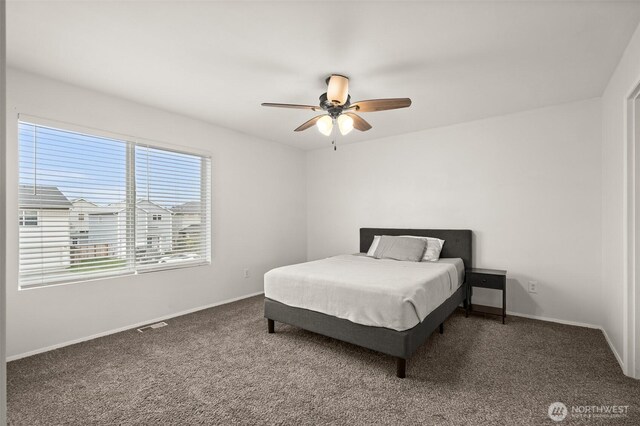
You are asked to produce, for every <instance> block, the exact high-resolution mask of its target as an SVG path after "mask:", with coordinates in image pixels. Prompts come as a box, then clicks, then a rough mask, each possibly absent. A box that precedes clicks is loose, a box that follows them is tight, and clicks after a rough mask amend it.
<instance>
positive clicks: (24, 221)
mask: <svg viewBox="0 0 640 426" xmlns="http://www.w3.org/2000/svg"><path fill="white" fill-rule="evenodd" d="M20 226H38V211H37V210H20Z"/></svg>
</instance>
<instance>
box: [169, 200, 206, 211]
mask: <svg viewBox="0 0 640 426" xmlns="http://www.w3.org/2000/svg"><path fill="white" fill-rule="evenodd" d="M171 211H172V212H174V213H200V201H189V202H188V203H184V204H179V205H177V206H173V207H171Z"/></svg>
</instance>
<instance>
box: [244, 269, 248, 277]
mask: <svg viewBox="0 0 640 426" xmlns="http://www.w3.org/2000/svg"><path fill="white" fill-rule="evenodd" d="M244 277H245V278H249V270H248V269H245V270H244Z"/></svg>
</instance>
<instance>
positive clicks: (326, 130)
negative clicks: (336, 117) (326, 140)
mask: <svg viewBox="0 0 640 426" xmlns="http://www.w3.org/2000/svg"><path fill="white" fill-rule="evenodd" d="M316 127H317V128H318V130H319V131H320V133H322V134H323V135H325V136H330V135H331V131H332V130H333V120H332V119H331V117H329V116H328V115H325V116H323V117H321V118H320V119H319V120H318V121H316Z"/></svg>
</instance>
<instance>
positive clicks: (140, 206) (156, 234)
mask: <svg viewBox="0 0 640 426" xmlns="http://www.w3.org/2000/svg"><path fill="white" fill-rule="evenodd" d="M171 216H172V213H171V210H168V209H165V208H164V207H161V206H159V205H158V204H156V203H153V202H151V201H148V200H138V202H137V203H136V250H138V249H144V250H146V252H147V253H159V254H164V253H168V252H170V251H171V248H172V244H171V243H172V238H171V232H172V217H171Z"/></svg>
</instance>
